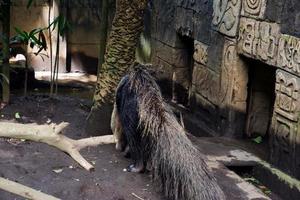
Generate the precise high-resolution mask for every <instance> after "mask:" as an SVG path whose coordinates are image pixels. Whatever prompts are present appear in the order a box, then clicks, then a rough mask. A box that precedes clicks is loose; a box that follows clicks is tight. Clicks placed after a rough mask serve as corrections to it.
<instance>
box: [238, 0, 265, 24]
mask: <svg viewBox="0 0 300 200" xmlns="http://www.w3.org/2000/svg"><path fill="white" fill-rule="evenodd" d="M242 2H243V6H242V15H243V16H247V17H253V18H259V19H262V18H263V16H264V13H265V10H266V3H267V0H244V1H242Z"/></svg>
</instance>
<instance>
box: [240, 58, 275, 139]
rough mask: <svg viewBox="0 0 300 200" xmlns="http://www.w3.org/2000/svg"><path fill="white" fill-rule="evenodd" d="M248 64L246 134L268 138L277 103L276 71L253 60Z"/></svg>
mask: <svg viewBox="0 0 300 200" xmlns="http://www.w3.org/2000/svg"><path fill="white" fill-rule="evenodd" d="M246 62H247V63H248V66H249V82H248V99H247V121H246V129H245V130H246V134H247V136H249V137H257V136H262V137H268V132H269V128H270V124H271V119H272V113H273V107H274V101H275V81H276V75H275V71H276V69H275V68H274V67H271V66H268V65H266V64H264V63H262V62H259V61H255V60H251V59H247V61H246Z"/></svg>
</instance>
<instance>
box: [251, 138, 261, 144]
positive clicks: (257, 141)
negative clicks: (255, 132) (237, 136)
mask: <svg viewBox="0 0 300 200" xmlns="http://www.w3.org/2000/svg"><path fill="white" fill-rule="evenodd" d="M252 141H253V142H255V143H256V144H260V143H262V141H263V138H262V137H261V136H258V137H256V138H253V139H252Z"/></svg>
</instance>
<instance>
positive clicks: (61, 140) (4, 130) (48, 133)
mask: <svg viewBox="0 0 300 200" xmlns="http://www.w3.org/2000/svg"><path fill="white" fill-rule="evenodd" d="M67 126H68V123H65V122H63V123H60V124H58V125H54V124H51V125H37V124H17V123H10V122H0V137H8V138H17V139H26V140H32V141H35V142H43V143H46V144H48V145H51V146H54V147H56V148H58V149H60V150H62V151H64V152H66V153H67V154H69V155H70V156H71V157H72V158H73V159H74V160H75V161H76V162H78V163H79V164H80V165H81V166H82V167H83V168H84V169H86V170H88V171H90V170H92V169H94V166H93V165H92V164H90V163H89V162H88V161H87V160H85V159H84V158H83V157H82V155H81V154H80V153H79V151H80V150H81V149H83V148H85V147H88V146H97V145H101V144H112V143H115V140H114V137H113V135H104V136H98V137H90V138H84V139H79V140H73V139H71V138H68V137H67V136H64V135H62V134H61V132H62V130H63V129H64V128H66V127H67Z"/></svg>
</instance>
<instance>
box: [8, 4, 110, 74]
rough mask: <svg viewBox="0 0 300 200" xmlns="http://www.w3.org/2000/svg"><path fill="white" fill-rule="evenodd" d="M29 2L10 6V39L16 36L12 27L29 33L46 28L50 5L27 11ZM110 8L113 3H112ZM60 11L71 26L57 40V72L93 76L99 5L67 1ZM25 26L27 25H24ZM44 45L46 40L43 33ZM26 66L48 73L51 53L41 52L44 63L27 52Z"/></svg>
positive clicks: (32, 53)
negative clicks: (83, 73)
mask: <svg viewBox="0 0 300 200" xmlns="http://www.w3.org/2000/svg"><path fill="white" fill-rule="evenodd" d="M27 1H28V0H13V1H12V2H13V4H12V6H11V35H12V36H14V35H15V34H16V32H15V27H18V28H19V29H21V30H25V31H31V30H32V29H34V28H40V27H41V28H43V27H47V26H48V16H49V15H48V14H49V4H48V0H37V1H34V3H33V5H32V6H31V7H30V8H29V9H27V8H26V5H27ZM57 2H58V1H57V0H54V4H53V5H54V7H53V9H51V13H50V15H51V18H50V20H51V22H52V21H53V19H54V18H55V17H56V16H58V15H59V11H58V5H57ZM110 2H111V5H114V1H113V0H111V1H110ZM63 9H65V10H66V17H67V20H68V21H69V23H70V24H71V30H70V31H68V32H67V34H66V35H65V36H64V37H60V58H59V59H60V68H59V69H60V72H66V71H79V72H88V73H96V71H97V63H98V52H99V50H98V49H99V30H100V21H101V19H100V16H101V13H100V11H101V1H97V0H75V1H66V3H65V5H64V6H63ZM113 15H114V8H113V6H112V8H111V9H110V12H109V21H110V22H111V21H112V18H113ZM24 22H26V23H24ZM46 37H47V43H48V45H50V43H49V36H48V33H47V32H46ZM52 38H53V40H52V47H53V52H54V53H55V51H56V46H57V45H56V41H55V40H56V39H55V38H56V31H53V32H52ZM28 51H29V63H30V66H32V67H33V68H34V69H35V70H36V71H49V70H50V59H49V56H50V50H49V48H48V50H47V51H42V52H41V53H42V54H43V55H45V56H43V59H42V58H41V57H40V56H35V55H34V52H36V49H34V50H32V49H31V48H28Z"/></svg>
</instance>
